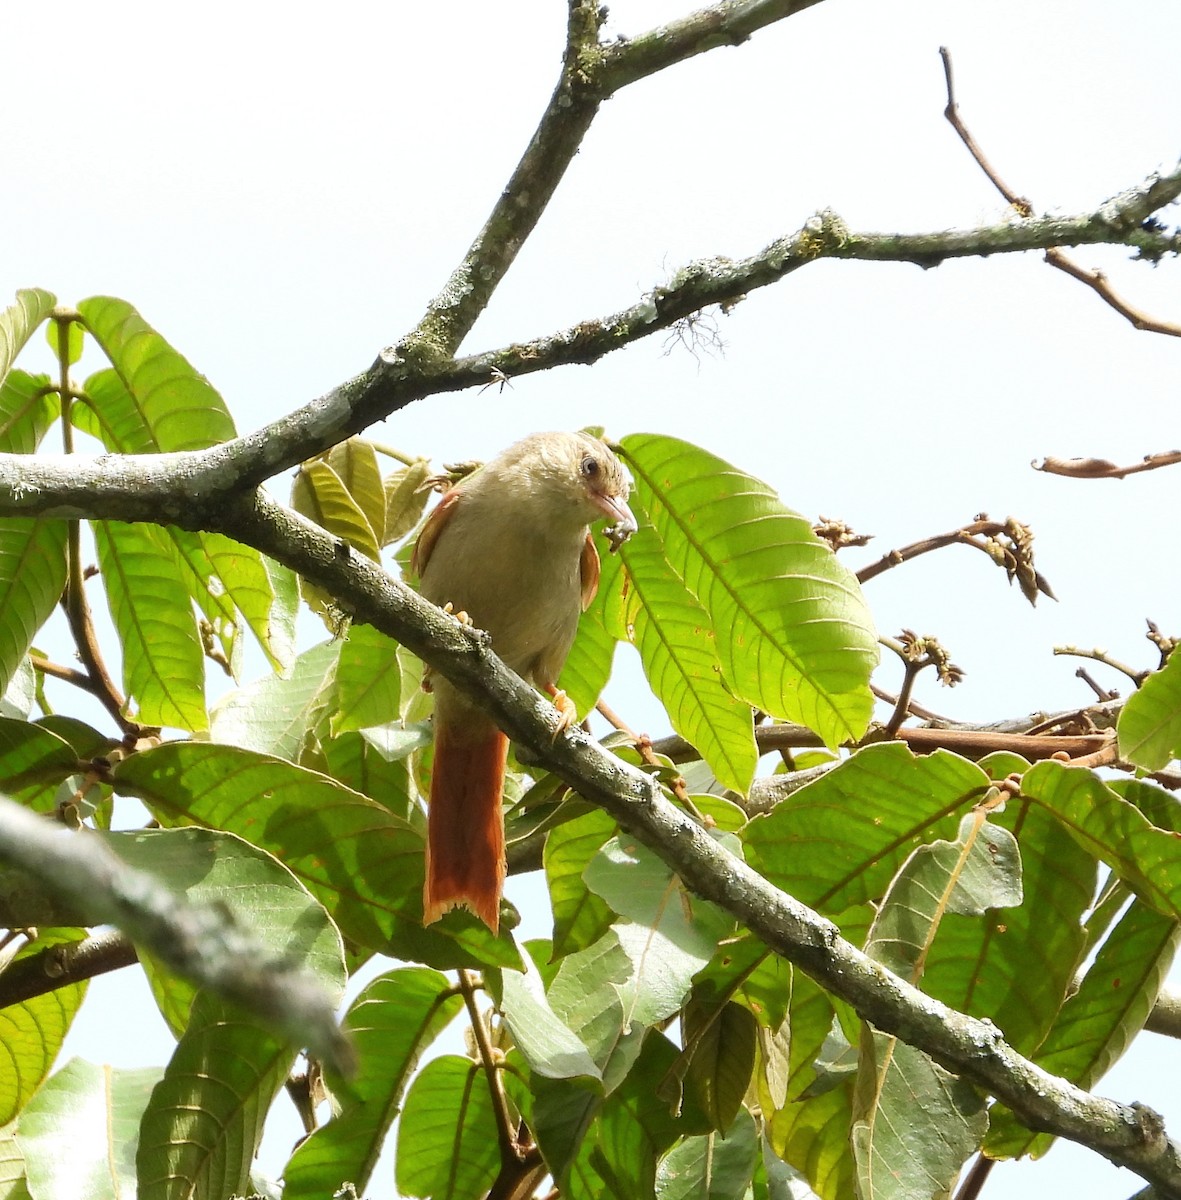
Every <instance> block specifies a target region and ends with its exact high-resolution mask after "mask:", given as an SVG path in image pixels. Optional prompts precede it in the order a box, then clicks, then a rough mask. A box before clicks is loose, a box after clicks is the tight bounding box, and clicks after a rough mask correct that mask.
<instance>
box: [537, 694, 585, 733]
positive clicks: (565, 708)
mask: <svg viewBox="0 0 1181 1200" xmlns="http://www.w3.org/2000/svg"><path fill="white" fill-rule="evenodd" d="M545 690H546V691H547V692H548V693H549V696H550V699H551V700H552V701H553V703H554V708H556V709H557V710H558V727H557V729H555V730H554V737H557V736H558V734H559V733H565V732H566V730H567V729H570V728H571V727H572V726H574V725H576V724H577V723H578V709H577V708H576V707H575V705H574V701H573V700H571V699H570V697H569V696H567V695H566V693H565V692H564V691H562V689H561V688H559V687H554V685H553V684H552V683H551V684H550V685H549V686H548V687H547V688H546V689H545Z"/></svg>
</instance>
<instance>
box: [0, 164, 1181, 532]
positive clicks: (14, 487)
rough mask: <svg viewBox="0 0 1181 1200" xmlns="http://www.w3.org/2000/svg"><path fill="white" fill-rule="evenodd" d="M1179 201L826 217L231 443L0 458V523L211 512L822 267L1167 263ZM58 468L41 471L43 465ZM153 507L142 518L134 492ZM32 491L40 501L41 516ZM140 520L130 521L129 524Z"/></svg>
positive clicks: (1158, 194)
mask: <svg viewBox="0 0 1181 1200" xmlns="http://www.w3.org/2000/svg"><path fill="white" fill-rule="evenodd" d="M1178 196H1181V164H1179V165H1178V166H1177V167H1176V168H1175V169H1174V170H1173V171H1171V172H1169V173H1168V174H1167V175H1160V176H1156V175H1154V176H1152V177H1150V178H1149V179H1148V180H1146V181H1145V183H1143V184H1142V185H1140V187H1138V188H1133V189H1130V190H1129V191H1127V192H1124V193H1122V194H1121V195H1120V196H1119V197H1116V198H1115V199H1114V200H1110V201H1108V202H1107V203H1105V204H1104V205H1101V206H1100V207H1099V208H1098V209H1097V210H1096V211H1095V212H1091V213H1083V214H1079V215H1077V216H1074V217H1031V218H1028V219H1021V220H1018V219H1014V220H1008V221H1002V222H1000V223H999V224H996V225H986V226H981V227H979V228H976V229H963V230H943V231H938V232H933V233H914V234H895V233H854V232H852V231H850V230H849V229H848V228H847V227H846V226H845V224H844V222H843V221H841V219H840V218H839V217H838V216H837V215H836V214H835V213H831V212H825V213H820V214H818V215H817V216H815V217H813V218H812V219H811V220H809V221H808V222H806V223H805V225H804V226H803V228H802V229H800V230H798V231H797V232H796V233H794V234H790V235H788V236H787V237H783V238H780V239H778V240H776V241H774V242H772V243H771V244H770V245H768V246H767V247H765V248H764V249H763V250H761V251H760V252H759V253H757V254H754V255H751V256H749V257H748V258H744V259H737V260H732V259H728V258H712V259H702V260H700V261H698V262H694V263H690V264H689V265H688V266H686V267H684V268H683V269H682V270H680V271H678V272H677V273H676V274H675V275H674V276H673V278H672V279H671V280H669V281H668V282H667V283H664V284H660V285H658V286H656V287H654V288H653V289H652V290H651V291H650V292H648V293H646V294H645V295H644V296H643V297H641V298H640V299H639V300H637V301H636V302H635V303H633V304H632V305H630V306H629V307H628V308H624V309H621V310H619V311H618V312H614V313H611V314H609V315H607V316H602V317H594V318H590V319H588V320H585V321H581V322H579V323H578V324H577V325H574V326H572V327H571V328H569V329H564V330H560V331H558V332H555V333H549V334H545V335H543V336H541V337H538V338H535V339H532V340H530V341H525V342H515V343H512V344H511V345H508V346H502V347H500V348H498V349H495V350H487V351H484V352H482V353H478V354H472V355H468V356H466V357H463V358H457V359H451V358H448V359H444V360H431V361H421V362H414V363H411V362H409V361H406V360H403V359H398V358H396V357H394V358H390V359H388V360H387V359H386V358H382V359H379V360H378V362H376V363H375V364H374V365H373V366H372V367H371V368H370V369H369V370H368V371H366V372H365V373H364V374H362V375H358V376H356V377H354V378H353V379H350V380H348V381H347V382H345V383H343V384H341V385H340V386H339V387H337V388H334V389H333V390H332V391H330V392H328V393H327V394H326V395H324V396H322V397H320V398H319V399H317V400H313V401H312V402H311V403H310V404H306V405H304V406H303V407H302V408H299V409H296V410H295V411H294V412H292V413H289V414H287V415H286V416H284V417H282V418H280V419H279V420H277V421H275V422H273V423H272V424H270V425H267V426H265V427H264V428H262V429H259V430H257V431H256V432H254V433H251V434H247V435H246V436H245V437H241V438H237V439H235V440H234V441H232V442H226V443H223V444H222V445H219V446H214V447H211V448H210V449H208V450H202V451H196V452H192V453H188V454H170V455H155V456H150V457H149V456H142V457H138V458H137V457H124V456H119V455H104V456H101V457H99V458H97V459H87V458H84V457H80V456H77V457H71V458H69V459H66V458H62V459H58V460H55V459H52V458H41V457H38V458H36V459H33V458H30V457H29V456H27V455H0V516H11V515H16V514H33V513H38V512H53V514H54V515H58V516H71V515H73V516H91V515H98V514H97V513H96V512H95V511H94V510H93V505H92V503H91V501H92V500H93V498H94V496H95V494H96V489H99V490H101V491H102V492H103V494H104V496H105V497H106V499H104V504H107V503H112V504H116V506H117V507H118V508H119V511H108V512H106V513H104V514H103V515H106V516H111V517H114V518H116V519H120V520H155V519H156V518H157V517H162V518H167V519H168V520H173V521H175V522H176V523H180V518H181V517H182V516H183V515H184V514H186V513H190V512H192V511H193V510H192V506H193V505H196V506H197V511H198V512H201V511H205V510H213V509H216V508H217V507H219V506H220V505H221V503H222V502H223V501H224V499H225V497H227V496H229V495H232V494H234V493H236V492H241V491H244V490H249V489H252V488H254V487H256V486H258V485H259V484H260V483H262V482H263V481H265V480H266V479H268V478H270V477H271V476H273V475H276V474H279V473H280V472H282V471H285V470H288V469H290V468H291V467H293V466H295V465H296V464H297V463H300V462H303V461H304V460H305V459H308V458H311V457H312V456H313V455H316V454H319V453H322V452H323V451H324V450H326V449H328V448H329V447H330V446H333V445H335V444H336V443H337V442H339V441H342V440H343V439H344V438H346V437H349V436H351V435H352V434H355V433H358V432H360V431H361V430H362V429H365V428H366V427H367V426H369V425H371V424H373V423H374V422H376V421H380V420H382V419H383V418H385V417H387V416H389V415H390V414H391V413H393V412H396V411H397V410H398V409H401V408H404V407H406V405H408V404H411V403H413V402H414V401H416V400H421V399H423V398H425V397H426V396H430V395H434V394H437V393H441V392H454V391H461V390H463V389H464V388H468V387H475V386H479V387H482V386H484V385H485V384H487V383H488V381H489V380H491V379H494V378H499V377H501V376H510V377H511V376H513V375H527V374H532V373H534V372H536V371H545V370H549V369H550V368H552V367H557V366H563V365H566V364H571V363H582V364H586V363H593V362H597V361H598V360H599V359H600V358H602V357H604V356H605V355H607V354H609V353H611V352H612V351H613V350H619V349H622V347H624V346H627V345H630V344H631V343H632V342H636V341H639V340H641V339H642V338H645V337H650V336H651V335H652V334H654V333H658V332H660V331H663V330H666V329H668V328H670V327H672V326H675V325H677V324H678V323H679V322H683V321H686V320H689V319H691V318H692V317H693V316H694V314H696V313H699V312H700V311H701V310H702V309H703V308H708V307H709V306H711V305H721V306H722V307H723V308H728V307H729V306H731V305H733V304H736V303H737V302H738V301H740V300H741V299H742V297H743V296H745V295H746V294H747V293H748V292H751V291H754V290H755V289H756V288H761V287H767V286H769V285H771V284H773V283H778V282H779V281H780V280H782V279H785V278H786V277H787V276H788V275H790V274H792V273H793V272H795V271H798V270H799V269H800V268H801V267H805V266H807V265H809V264H810V263H813V262H818V261H820V260H822V259H826V258H835V259H846V260H853V259H857V260H860V261H865V262H911V263H917V264H920V265H922V266H928V267H929V266H935V265H937V264H938V263H940V262H943V261H944V260H945V259H948V258H963V257H971V256H986V255H992V254H1013V253H1021V252H1023V251H1027V250H1045V249H1047V248H1048V247H1051V246H1065V245H1082V244H1085V243H1100V242H1103V243H1108V244H1115V245H1127V246H1134V247H1136V248H1138V249H1139V250H1140V252H1141V253H1142V254H1143V255H1145V256H1148V257H1152V258H1158V257H1160V256H1162V255H1165V254H1178V253H1181V232H1176V231H1174V232H1172V233H1169V232H1167V231H1164V230H1160V229H1147V228H1145V227H1144V225H1143V222H1144V220H1145V216H1146V215H1149V214H1151V213H1152V212H1154V211H1155V210H1156V208H1157V207H1160V206H1161V205H1164V204H1166V203H1169V202H1171V201H1172V200H1174V199H1176V198H1177V197H1178ZM55 463H56V464H59V465H54V464H55ZM145 487H146V488H148V489H149V490H152V491H153V492H154V493H155V496H156V499H157V502H158V503H160V504H162V505H163V508H162V509H161V510H160V511H158V512H157V513H155V514H151V513H149V514H148V515H142V514H144V513H145V503H144V502H145V499H146V498H145V496H144V495H143V494H142V493H143V489H144V488H145ZM39 491H43V492H52V493H53V501H52V504H51V505H50V506H49V507H46V502H45V500H44V498H43V497H41V496H39ZM135 514H141V515H135Z"/></svg>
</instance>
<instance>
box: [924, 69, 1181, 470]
mask: <svg viewBox="0 0 1181 1200" xmlns="http://www.w3.org/2000/svg"><path fill="white" fill-rule="evenodd" d="M939 56H940V57H941V58H942V59H943V77H944V79H945V80H946V82H947V107H946V108H945V109H944V110H943V115H944V116H945V117H946V118H947V119H948V121H949V122H950V123H951V127H952V128H953V129H954V130H955V131H956V133H957V134H959V137H960V140H961V141H962V142H963V143H964V145H965V146H966V147H967V148H968V153H969V154H970V155H971V156H972V157H973V158H974V159H975V160H976V165H977V166H978V167H979V168H980V169H981V170H982V171H983V172H984V173H985V175H987V176H988V178H989V179H990V180H991V181H992V185H993V187H995V188H996V190H997V191H998V192H1000V194H1001V195H1002V196H1004V198H1005V200H1006V201H1008V203H1009V204H1011V205H1012V206H1013V208H1014V209H1015V210H1016V212H1017V213H1018V215H1019V216H1022V217H1025V218H1029V217H1032V216H1033V205H1032V204H1031V203H1030V202H1029V201H1028V200H1027V199H1026V198H1025V197H1024V196H1018V195H1017V193H1016V192H1015V191H1014V190H1013V189H1012V188H1011V187H1009V185H1008V184H1007V183H1005V181H1004V180H1003V179H1002V178H1001V177H1000V175H999V173H998V172H997V170H996V168H995V167H994V166H993V165H992V163H991V162H989V160H988V159H987V158H986V157H985V154H984V151H983V150H981V148H980V145H979V143H978V142H977V141H976V139H975V138H974V137H973V136H972V135H971V133H969V131H968V127H967V126H966V125H965V124H964V122H963V118H962V117H961V116H960V106H959V103H958V102H957V100H956V97H955V79H954V76H953V73H952V68H951V51H950V50H948V48H947V47H946V46H940V47H939ZM1046 262H1048V263H1049V264H1050V266H1052V267H1055V268H1057V269H1058V270H1059V271H1064V272H1065V273H1066V274H1067V275H1069V276H1071V278H1073V279H1077V280H1078V281H1079V282H1080V283H1083V284H1085V285H1086V286H1087V287H1089V288H1090V289H1091V291H1093V292H1094V293H1095V294H1096V295H1097V296H1098V297H1099V298H1100V299H1101V300H1103V302H1104V303H1105V304H1107V305H1109V306H1110V307H1111V308H1112V309H1114V310H1115V311H1116V312H1117V313H1119V315H1120V316H1121V317H1123V318H1125V320H1127V321H1128V322H1130V324H1131V325H1132V327H1133V328H1135V329H1139V330H1142V331H1144V332H1146V333H1163V334H1165V335H1166V336H1168V337H1181V325H1178V324H1175V323H1173V322H1171V321H1161V320H1159V319H1158V318H1156V317H1150V316H1149V315H1148V314H1147V313H1143V312H1141V311H1140V310H1139V309H1137V308H1133V307H1132V305H1130V304H1129V303H1128V302H1127V301H1126V300H1125V299H1123V297H1121V296H1120V295H1119V294H1118V293H1117V292H1116V291H1115V289H1114V288H1113V287H1112V286H1111V284H1110V283H1108V281H1107V276H1106V275H1104V274H1103V272H1102V271H1088V270H1087V269H1086V268H1085V267H1080V266H1079V265H1078V264H1077V263H1076V262H1075V261H1074V260H1073V259H1071V258H1070V257H1069V256H1068V255H1066V254H1064V253H1063V252H1062V251H1061V250H1060V249H1058V248H1057V247H1052V248H1050V249H1047V251H1046ZM1140 469H1141V470H1144V469H1146V468H1140Z"/></svg>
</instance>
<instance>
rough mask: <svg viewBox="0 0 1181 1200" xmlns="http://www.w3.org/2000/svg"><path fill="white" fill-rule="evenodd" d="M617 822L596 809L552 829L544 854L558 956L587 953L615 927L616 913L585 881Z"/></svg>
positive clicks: (556, 954)
mask: <svg viewBox="0 0 1181 1200" xmlns="http://www.w3.org/2000/svg"><path fill="white" fill-rule="evenodd" d="M615 829H616V825H615V819H614V818H613V817H609V816H608V815H607V814H606V813H605V812H603V810H602V809H599V808H596V809H593V810H592V811H591V812H588V813H585V814H584V815H583V816H581V817H579V818H577V819H576V820H574V821H566V822H565V823H564V824H561V825H556V826H555V827H554V828H553V829H551V830H550V832H549V836H548V837H547V838H546V841H545V850H544V852H543V857H544V862H545V878H546V882H547V884H548V885H549V893H550V905H551V907H552V909H553V914H554V938H553V941H554V950H553V952H554V957H555V958H562V957H563V956H565V955H567V954H569V953H570V952H571V951H574V950H585V949H586V948H587V947H588V946H590V945H592V944H593V943H594V942H596V941H597V940H598V939H599V938H600V937H602V936H603V934H605V933H606V932H607V930H608V929H610V928H611V922H612V921H614V920H615V914H614V913H613V912H612V911H611V909H610V908H609V907H608V906H607V904H606V902H605V901H603V900H602V899H601V898H600V897H598V896H596V895H595V893H594V892H592V891H591V890H590V888H588V887H587V886H586V884H585V883H584V882H583V879H582V873H583V871H584V870H585V869H586V866H587V863H589V862H590V861H591V859H592V858H594V856H595V855H596V854H597V853H598V852H599V850H600V849H601V848H602V846H603V844H604V843H605V842H606V841H607V840H608V839H609V838H611V837H612V836H613V835H614V833H615Z"/></svg>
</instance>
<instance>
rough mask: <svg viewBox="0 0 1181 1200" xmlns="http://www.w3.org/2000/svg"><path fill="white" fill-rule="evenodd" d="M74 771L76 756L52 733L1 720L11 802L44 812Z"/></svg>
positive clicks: (2, 774)
mask: <svg viewBox="0 0 1181 1200" xmlns="http://www.w3.org/2000/svg"><path fill="white" fill-rule="evenodd" d="M77 770H78V756H77V755H76V754H75V753H74V751H73V749H72V748H71V747H70V745H69V743H68V742H66V741H65V740H64V739H63V738H61V737H59V736H58V735H57V734H55V733H53V732H52V731H51V730H49V729H45V728H43V727H42V726H41V725H37V724H33V723H32V722H29V721H16V720H9V719H3V720H0V791H3V792H5V793H6V794H7V795H9V796H11V797H12V799H14V800H19V801H20V802H21V803H22V804H26V805H28V806H29V807H31V808H36V809H37V810H38V811H41V812H46V811H48V809H49V803H48V802H47V800H46V797H49V798H50V799H51V798H52V796H53V795H54V793H55V792H56V791H57V786H58V784H60V783H61V782H62V781H63V780H65V779H69V778H70V776H71V775H74V774H75V773H76V772H77ZM0 924H3V922H0ZM28 924H30V925H39V924H45V922H44V921H30V922H28ZM49 924H53V922H49ZM14 927H15V928H22V927H23V923H22V922H21V921H17V922H15V926H14Z"/></svg>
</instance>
